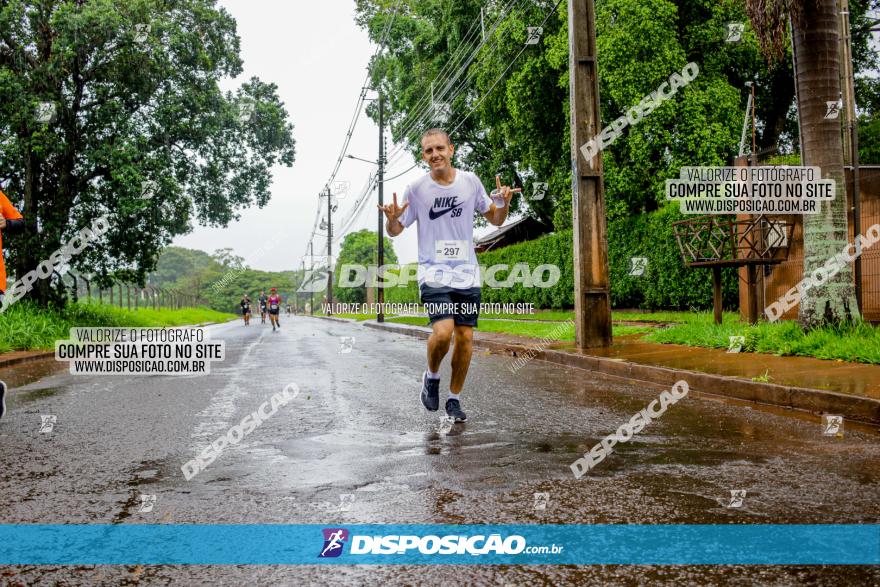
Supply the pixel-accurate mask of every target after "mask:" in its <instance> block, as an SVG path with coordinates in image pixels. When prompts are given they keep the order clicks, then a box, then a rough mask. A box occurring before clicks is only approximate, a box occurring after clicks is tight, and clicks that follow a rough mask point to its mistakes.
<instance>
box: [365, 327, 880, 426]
mask: <svg viewBox="0 0 880 587" xmlns="http://www.w3.org/2000/svg"><path fill="white" fill-rule="evenodd" d="M363 324H364V325H365V326H367V327H369V328H379V329H382V330H387V331H391V332H397V333H401V334H408V335H411V336H417V337H420V338H427V337H428V335H429V333H430V330H429V329H428V328H426V327H420V326H410V325H406V324H395V323H388V322H386V323H382V324H379V323H377V322H375V321H372V320H369V321H365V322H364V323H363ZM638 338H639V337H638V335H631V336H621V337H617V338H615V341H614V345H613V346H611V347H610V348H604V349H589V350H587V351H578V350H577V349H575V348H574V346H573V344H572V343H570V342H568V341H566V342H564V343H561V342H556V343H550V344H549V345H543V344H541V341H540V340H537V339H530V338H525V337H520V336H513V335H509V334H499V333H494V332H480V331H477V332H476V333H475V336H474V342H475V344H476V345H477V346H478V347H480V348H485V349H488V350H490V351H492V352H495V353H498V354H505V355H508V356H510V357H511V360H510V364H509V365H508V367H509V368H511V369H513V370H516V368H517V367H516V363H515V361H517V359H519V358H523V357H524V355H525V356H526V357H531V358H532V360H543V361H549V362H552V363H557V364H561V365H567V366H570V367H577V368H581V369H586V370H588V371H596V372H600V373H603V374H606V375H611V376H617V377H623V378H626V379H634V380H638V381H644V382H648V383H656V384H661V385H672V384H673V383H675V382H676V381H678V380H680V379H686V380H687V381H688V383H689V384H690V386H691V388H692V389H695V390H697V391H701V392H703V393H709V394H715V395H722V396H726V397H733V398H737V399H741V400H746V401H753V402H758V403H765V404H770V405H776V406H783V407H788V408H795V409H801V410H806V411H809V412H813V413H829V414H837V415H842V416H844V417H845V418H847V419H852V420H859V421H862V422H869V423H873V424H880V366H876V365H864V364H857V363H846V362H843V361H824V360H820V359H812V358H806V357H777V356H775V355H766V354H757V353H727V352H725V351H723V350H718V349H708V348H699V347H689V346H682V345H671V344H656V343H646V342H642V341H640V340H638ZM765 374H766V375H767V376H768V377H767V378H768V381H753V380H752V378H759V377H763V376H764V375H765Z"/></svg>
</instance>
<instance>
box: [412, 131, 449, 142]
mask: <svg viewBox="0 0 880 587" xmlns="http://www.w3.org/2000/svg"><path fill="white" fill-rule="evenodd" d="M434 135H443V136H444V137H446V143H447V144H448V145H451V144H452V141H451V140H450V139H449V133H447V132H446V131H445V130H443V129H442V128H429V129H428V130H426V131H425V132H423V133H422V138H421V140H420V141H419V142H421V141H423V140H424V139H425V137H430V136H434Z"/></svg>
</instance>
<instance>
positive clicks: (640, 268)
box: [629, 257, 648, 277]
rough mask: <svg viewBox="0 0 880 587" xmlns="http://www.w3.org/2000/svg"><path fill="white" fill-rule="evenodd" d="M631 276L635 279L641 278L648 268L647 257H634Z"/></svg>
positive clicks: (630, 271)
mask: <svg viewBox="0 0 880 587" xmlns="http://www.w3.org/2000/svg"><path fill="white" fill-rule="evenodd" d="M629 262H630V266H629V274H630V275H632V276H633V277H641V276H642V275H644V274H645V270H646V269H647V268H648V258H647V257H632V258H631V259H630V260H629Z"/></svg>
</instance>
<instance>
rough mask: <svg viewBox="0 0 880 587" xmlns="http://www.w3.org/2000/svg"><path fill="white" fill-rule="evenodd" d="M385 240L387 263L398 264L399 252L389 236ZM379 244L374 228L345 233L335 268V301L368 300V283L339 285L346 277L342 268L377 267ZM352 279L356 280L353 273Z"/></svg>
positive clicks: (359, 301) (352, 302) (351, 302)
mask: <svg viewBox="0 0 880 587" xmlns="http://www.w3.org/2000/svg"><path fill="white" fill-rule="evenodd" d="M384 241H385V242H384V244H385V253H384V257H385V264H386V265H390V264H396V263H397V254H396V253H395V252H394V243H393V242H392V241H391V239H390V238H388V237H387V236H386V237H384ZM377 245H378V238H377V235H376V231H374V230H367V229H364V230H359V231H357V232H350V233H348V234H347V235H345V240H344V241H342V248H341V249H340V251H339V257H337V258H336V268H335V269H334V279H335V281H334V285H333V299H334V300H335V301H337V302H342V303H348V304H354V303H364V302H366V301H367V288H366V285H361V286H358V287H341V286H340V285H339V282H340V280H341V279H342V278H343V277H344V276H343V275H342V274H341V271H340V268H341V267H342V266H343V265H363V266H365V267H369V266H373V267H375V266H376V263H377V262H378V246H377ZM363 277H367V276H366V275H365V276H363ZM350 281H355V279H354V276H353V275H352V276H351V280H350Z"/></svg>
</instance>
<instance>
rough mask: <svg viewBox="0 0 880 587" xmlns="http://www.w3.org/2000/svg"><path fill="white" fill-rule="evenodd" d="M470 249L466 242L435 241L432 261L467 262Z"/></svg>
mask: <svg viewBox="0 0 880 587" xmlns="http://www.w3.org/2000/svg"><path fill="white" fill-rule="evenodd" d="M468 259H470V249H469V247H468V242H467V241H435V242H434V261H467V260H468Z"/></svg>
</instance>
